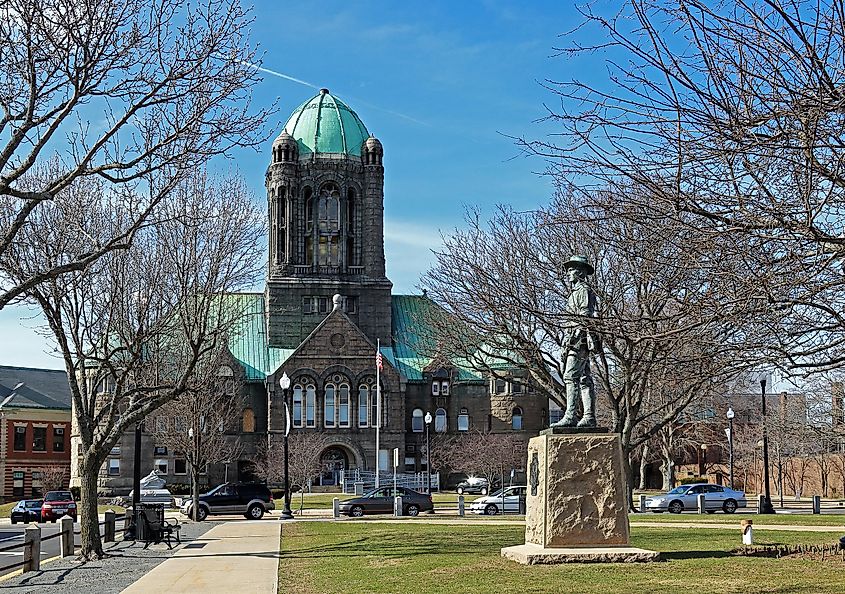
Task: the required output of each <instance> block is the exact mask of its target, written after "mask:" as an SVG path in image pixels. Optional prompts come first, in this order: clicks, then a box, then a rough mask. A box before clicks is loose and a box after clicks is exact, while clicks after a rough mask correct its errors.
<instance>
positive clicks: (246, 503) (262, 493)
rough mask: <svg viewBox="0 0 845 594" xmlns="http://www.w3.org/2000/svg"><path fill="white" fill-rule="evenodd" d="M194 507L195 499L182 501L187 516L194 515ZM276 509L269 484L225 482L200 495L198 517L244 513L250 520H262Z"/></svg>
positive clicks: (182, 509)
mask: <svg viewBox="0 0 845 594" xmlns="http://www.w3.org/2000/svg"><path fill="white" fill-rule="evenodd" d="M192 508H193V501H192V500H191V498H190V497H188V498H186V499H185V500H184V501H183V502H182V508H181V511H182V513H183V514H185V515H186V516H192ZM274 509H276V505H275V503H273V495H272V493H270V489H269V488H267V485H262V484H259V483H224V484H222V485H218V486H216V487H214V488H213V489H212V490H211V491H209V492H208V493H203V494H202V495H200V508H199V510H198V511H197V519H198V520H200V521H202V520H204V519H205V518H206V517H207V516H209V515H212V516H213V515H220V514H243V515H244V516H246V518H247V519H248V520H260V519H261V518H263V517H264V514H265V513H267V512H269V511H270V510H274Z"/></svg>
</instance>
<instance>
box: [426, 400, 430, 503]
mask: <svg viewBox="0 0 845 594" xmlns="http://www.w3.org/2000/svg"><path fill="white" fill-rule="evenodd" d="M429 425H431V413H430V412H426V413H425V483H426V484H425V492H426V493H431V437H430V435H429V432H428V428H429Z"/></svg>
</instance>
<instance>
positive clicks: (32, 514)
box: [9, 499, 44, 524]
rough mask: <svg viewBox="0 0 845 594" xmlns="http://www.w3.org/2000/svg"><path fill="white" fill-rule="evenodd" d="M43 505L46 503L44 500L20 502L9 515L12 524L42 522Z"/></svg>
mask: <svg viewBox="0 0 845 594" xmlns="http://www.w3.org/2000/svg"><path fill="white" fill-rule="evenodd" d="M42 503H44V500H43V499H24V500H22V501H18V502H17V503H16V504H15V507H13V508H12V512H11V513H10V514H9V517H10V518H11V519H12V524H17V523H18V522H23V523H24V524H26V523H27V522H40V521H41V504H42Z"/></svg>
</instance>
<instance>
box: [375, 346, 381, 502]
mask: <svg viewBox="0 0 845 594" xmlns="http://www.w3.org/2000/svg"><path fill="white" fill-rule="evenodd" d="M380 354H381V339H380V338H379V339H377V341H376V489H378V488H379V480H378V479H379V467H378V463H379V429H381V365H379V364H378V361H379V355H380Z"/></svg>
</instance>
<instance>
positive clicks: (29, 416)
mask: <svg viewBox="0 0 845 594" xmlns="http://www.w3.org/2000/svg"><path fill="white" fill-rule="evenodd" d="M70 420H71V406H70V390H69V388H68V383H67V375H66V374H65V372H63V371H54V370H50V369H31V368H26V367H6V366H0V498H2V500H3V501H13V500H16V499H21V498H24V497H37V496H39V495H42V494H43V491H44V484H43V482H44V479H45V474H50V475H53V474H55V473H56V472H61V471H63V473H64V478H63V485H62V486H65V487H66V486H67V485H68V482H69V481H70V425H71V423H70Z"/></svg>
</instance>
